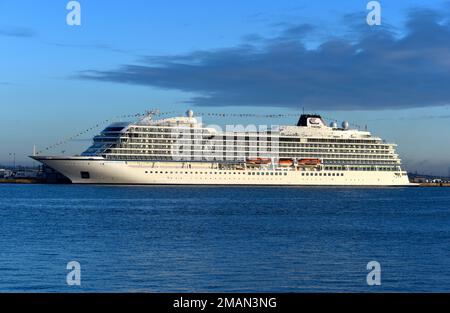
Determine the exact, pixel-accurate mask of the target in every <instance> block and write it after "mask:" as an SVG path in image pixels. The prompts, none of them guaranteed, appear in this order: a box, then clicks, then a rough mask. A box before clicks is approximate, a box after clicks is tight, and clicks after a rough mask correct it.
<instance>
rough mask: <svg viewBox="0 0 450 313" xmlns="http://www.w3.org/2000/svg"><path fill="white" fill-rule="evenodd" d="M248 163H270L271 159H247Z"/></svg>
mask: <svg viewBox="0 0 450 313" xmlns="http://www.w3.org/2000/svg"><path fill="white" fill-rule="evenodd" d="M246 162H247V164H269V163H270V162H271V160H270V159H269V158H254V159H247V160H246Z"/></svg>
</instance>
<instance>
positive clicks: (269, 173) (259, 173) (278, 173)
mask: <svg viewBox="0 0 450 313" xmlns="http://www.w3.org/2000/svg"><path fill="white" fill-rule="evenodd" d="M145 173H146V174H153V171H145ZM154 173H155V174H158V173H160V174H183V172H179V173H178V172H167V171H166V172H164V171H154ZM184 173H185V174H208V172H184ZM209 174H210V175H213V174H230V175H231V174H234V175H236V174H238V175H240V174H243V175H245V172H209ZM248 175H272V176H273V175H275V176H279V175H287V173H286V172H248Z"/></svg>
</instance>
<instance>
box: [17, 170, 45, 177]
mask: <svg viewBox="0 0 450 313" xmlns="http://www.w3.org/2000/svg"><path fill="white" fill-rule="evenodd" d="M40 176H41V172H40V171H39V170H37V169H22V170H18V171H16V173H15V174H14V178H39V177H40Z"/></svg>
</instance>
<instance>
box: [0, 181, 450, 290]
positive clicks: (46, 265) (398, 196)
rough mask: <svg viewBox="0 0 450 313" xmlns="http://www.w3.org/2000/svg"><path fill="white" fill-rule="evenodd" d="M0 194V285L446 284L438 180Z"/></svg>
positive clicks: (446, 209)
mask: <svg viewBox="0 0 450 313" xmlns="http://www.w3.org/2000/svg"><path fill="white" fill-rule="evenodd" d="M0 203H1V205H0V291H30V292H31V291H38V292H44V291H64V292H70V291H148V292H163V291H164V292H184V291H186V292H191V291H192V292H200V291H206V292H215V291H217V292H221V291H225V292H234V291H243V292H245V291H252V292H260V291H261V292H262V291H267V292H302V291H312V292H316V291H317V292H318V291H338V292H340V291H450V189H446V188H378V189H366V188H358V189H350V188H242V187H239V188H238V187H232V188H227V187H126V186H79V185H5V184H3V185H0ZM71 260H76V261H78V262H79V263H80V264H81V286H79V287H78V286H72V287H71V286H68V285H67V284H66V275H67V273H68V272H69V271H68V270H66V265H67V263H68V262H69V261H71ZM372 260H376V261H378V262H379V263H380V264H381V282H382V285H381V286H375V287H369V286H367V283H366V275H367V273H368V272H369V271H368V270H367V269H366V265H367V263H368V262H369V261H372Z"/></svg>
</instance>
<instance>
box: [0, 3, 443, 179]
mask: <svg viewBox="0 0 450 313" xmlns="http://www.w3.org/2000/svg"><path fill="white" fill-rule="evenodd" d="M67 2H68V1H63V0H60V1H54V0H53V1H52V0H41V1H33V2H31V1H30V2H28V1H27V2H25V1H12V0H0V47H1V49H0V105H1V112H2V123H1V124H0V125H1V126H0V130H1V131H0V144H1V147H2V149H1V150H0V163H3V164H10V163H11V161H12V160H11V157H10V156H9V153H16V158H17V161H18V163H23V164H31V162H32V161H30V160H29V159H28V158H27V155H29V154H31V151H32V146H33V144H36V145H37V147H38V150H39V148H42V147H45V146H49V145H52V144H53V143H55V142H58V141H60V140H61V139H63V138H66V137H70V136H72V135H73V134H76V133H78V132H79V131H81V130H83V129H86V128H88V127H91V126H93V125H95V124H97V123H98V122H99V121H103V120H105V119H108V118H111V117H114V116H118V115H123V114H131V113H136V112H143V111H145V110H146V109H149V108H154V107H159V108H160V110H161V111H173V110H176V111H185V110H186V109H188V108H192V109H194V111H201V112H225V113H226V112H258V113H261V112H265V113H280V112H281V113H297V112H299V111H300V108H301V107H305V109H306V111H308V112H318V113H322V114H323V115H325V116H330V117H333V118H336V119H338V120H339V121H340V120H344V119H345V120H350V121H352V122H354V123H355V124H359V125H366V124H367V125H368V128H369V130H371V131H372V132H373V133H375V134H377V135H379V136H381V137H383V138H385V139H386V140H387V141H393V142H396V143H398V145H399V148H398V150H399V152H400V154H401V156H402V159H403V160H404V163H405V165H406V168H407V169H408V170H410V171H416V170H417V171H419V172H425V173H433V174H447V173H448V171H449V168H450V126H449V125H450V124H449V120H450V110H449V107H450V88H448V87H447V88H446V86H450V63H449V62H448V60H449V59H450V55H449V52H450V47H449V45H450V44H449V43H450V37H449V36H448V34H450V32H449V29H450V28H449V20H448V17H449V16H450V4H449V3H448V2H446V1H402V0H395V1H393V0H390V1H380V3H381V6H382V25H381V26H373V27H369V26H368V25H367V24H365V19H366V14H367V11H366V4H367V2H368V1H365V0H347V1H299V0H297V1H282V0H281V1H132V2H126V1H106V0H96V1H93V0H89V1H86V0H80V1H79V2H80V4H81V14H82V15H81V23H82V25H81V26H68V25H67V24H66V14H67V12H68V11H67V10H66V8H65V6H66V4H67ZM205 122H206V123H208V122H210V123H217V121H215V120H211V121H208V120H205ZM219 122H222V123H225V122H228V120H225V121H219ZM232 122H239V123H273V122H275V123H295V122H296V121H295V118H285V119H279V120H275V121H264V120H263V121H261V120H247V121H242V120H232ZM95 132H96V131H93V132H91V133H89V134H87V135H85V136H84V137H83V138H82V139H89V138H90V137H92V135H94V134H95ZM88 144H89V141H73V142H70V143H68V144H67V145H65V146H63V147H58V148H57V149H55V150H54V151H51V152H50V153H53V154H60V153H61V151H62V150H64V151H65V153H66V154H72V153H73V154H74V153H80V152H81V151H82V150H83V149H84V148H85V147H86V146H87V145H88Z"/></svg>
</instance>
